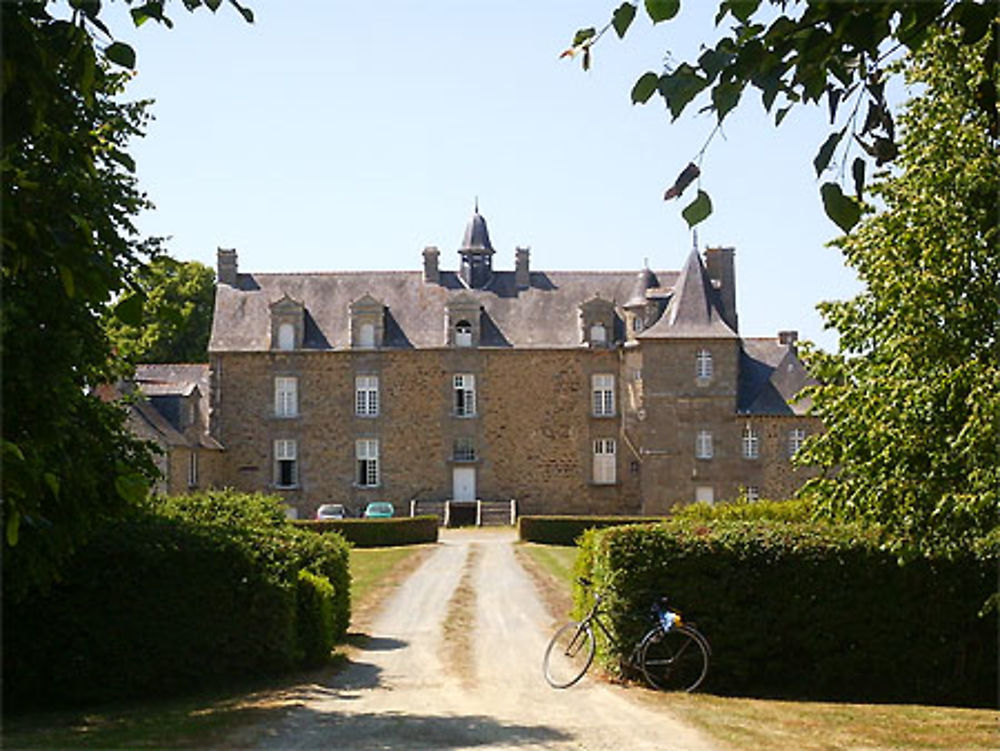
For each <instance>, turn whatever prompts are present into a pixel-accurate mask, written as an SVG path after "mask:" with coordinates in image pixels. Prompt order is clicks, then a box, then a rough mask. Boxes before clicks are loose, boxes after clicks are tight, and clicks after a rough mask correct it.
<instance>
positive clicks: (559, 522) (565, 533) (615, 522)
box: [517, 515, 660, 545]
mask: <svg viewBox="0 0 1000 751" xmlns="http://www.w3.org/2000/svg"><path fill="white" fill-rule="evenodd" d="M657 521H660V519H657V518H653V517H642V516H557V515H553V516H522V517H519V518H518V520H517V536H518V539H520V540H521V541H522V542H538V543H541V544H543V545H576V543H577V540H578V538H579V537H580V535H582V534H583V533H584V532H586V531H587V530H588V529H604V528H605V527H614V526H620V525H622V524H640V523H653V522H657Z"/></svg>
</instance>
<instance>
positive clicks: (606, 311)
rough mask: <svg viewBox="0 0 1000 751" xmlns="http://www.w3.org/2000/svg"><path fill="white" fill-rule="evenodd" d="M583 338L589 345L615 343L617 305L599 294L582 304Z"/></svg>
mask: <svg viewBox="0 0 1000 751" xmlns="http://www.w3.org/2000/svg"><path fill="white" fill-rule="evenodd" d="M580 324H581V338H582V339H583V343H584V344H585V345H587V346H589V347H599V348H602V347H608V346H610V345H611V344H612V343H613V341H612V340H613V339H614V330H615V306H614V303H612V302H611V301H610V300H604V299H602V298H600V297H598V296H595V297H593V298H591V299H590V300H587V301H586V302H585V303H583V304H582V305H580Z"/></svg>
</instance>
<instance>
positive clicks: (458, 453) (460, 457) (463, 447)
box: [451, 437, 476, 462]
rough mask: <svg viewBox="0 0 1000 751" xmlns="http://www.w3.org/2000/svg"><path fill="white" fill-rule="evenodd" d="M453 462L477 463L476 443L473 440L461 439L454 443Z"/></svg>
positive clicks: (452, 449) (452, 450) (452, 447)
mask: <svg viewBox="0 0 1000 751" xmlns="http://www.w3.org/2000/svg"><path fill="white" fill-rule="evenodd" d="M451 460H452V461H454V462H474V461H476V443H475V441H474V440H473V439H472V438H467V437H460V438H456V439H455V440H454V441H453V442H452V446H451Z"/></svg>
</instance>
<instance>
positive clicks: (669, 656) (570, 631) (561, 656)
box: [542, 578, 712, 692]
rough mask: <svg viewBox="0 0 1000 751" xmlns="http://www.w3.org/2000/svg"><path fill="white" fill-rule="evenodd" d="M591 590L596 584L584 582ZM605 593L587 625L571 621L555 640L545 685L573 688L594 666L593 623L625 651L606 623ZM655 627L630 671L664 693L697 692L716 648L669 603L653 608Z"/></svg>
mask: <svg viewBox="0 0 1000 751" xmlns="http://www.w3.org/2000/svg"><path fill="white" fill-rule="evenodd" d="M579 582H580V584H582V585H583V586H584V587H585V588H586V589H590V588H591V586H592V582H590V581H589V580H588V579H583V578H581V579H579ZM603 599H604V598H603V594H602V593H601V592H594V604H593V605H592V606H591V608H590V612H588V613H587V615H585V616H584V618H583V620H581V621H570V622H569V623H567V624H565V625H563V626H562V627H561V628H559V629H558V630H557V631H556V632H555V634H554V635H553V636H552V639H551V641H549V645H548V647H547V648H546V649H545V657H544V659H543V661H542V669H543V672H544V673H545V680H547V681H548V683H549V685H550V686H552V687H553V688H569V687H570V686H572V685H573V684H574V683H576V682H577V681H579V680H580V679H581V678H583V676H584V675H585V674H586V672H587V670H589V669H590V665H591V663H592V662H593V661H594V653H595V651H596V646H597V645H596V642H595V639H594V627H593V624H595V623H596V624H597V627H598V628H599V629H600V630H601V631H602V632H603V634H604V636H605V637H606V638H607V639H608V641H609V642H611V643H612V644H613V645H615V647H616V648H618V651H619V652H621V651H622V650H621V649H620V646H621V645H620V643H619V642H618V641H617V640H616V639H615V638H614V636H612V634H611V632H610V630H609V629H608V627H607V626H606V625H605V624H604V621H603V620H602V616H605V615H608V613H607V611H605V610H602V608H601V601H602V600H603ZM650 614H651V616H652V618H653V619H654V620H655V623H654V624H653V626H652V627H651V628H650V629H649V630H648V631H647V632H646V633H645V634H644V635H643V637H642V638H641V639H639V640H638V641H637V642H636V643H635V645H634V646H633V647H632V652H631V654H630V655H629V657H628V659H627V660H626V661H625V664H626V666H627V667H631V668H634V669H636V670H638V671H639V672H641V673H642V675H643V677H644V678H645V679H646V682H647V683H648V684H649V685H650V686H652V687H653V688H655V689H659V690H662V691H689V692H690V691H694V690H695V689H696V688H698V686H700V685H701V684H702V682H703V681H704V680H705V676H706V675H707V674H708V663H709V658H710V656H711V654H712V647H711V645H709V643H708V639H706V638H705V636H704V635H703V634H702V633H701V632H700V631H698V629H696V628H695V627H694V624H691V623H685V622H683V621H682V619H681V615H680V613H678V612H676V611H674V610H670V609H669V608H668V607H667V598H665V597H661V598H659V599H658V600H657V601H656V602H655V603H654V604H653V606H652V608H651V609H650Z"/></svg>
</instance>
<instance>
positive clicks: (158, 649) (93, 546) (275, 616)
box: [3, 493, 350, 708]
mask: <svg viewBox="0 0 1000 751" xmlns="http://www.w3.org/2000/svg"><path fill="white" fill-rule="evenodd" d="M213 510H214V511H216V512H218V513H217V515H214V516H213ZM275 512H277V513H275ZM203 517H205V518H211V521H205V518H203ZM348 552H349V551H348V547H347V544H346V543H345V542H344V541H343V540H342V539H341V538H340V537H339V536H337V535H329V536H324V537H322V538H320V537H318V536H316V535H309V534H306V533H305V532H302V531H300V530H296V529H294V528H293V527H292V526H291V525H290V524H288V523H287V521H286V520H285V519H284V515H283V512H282V511H281V506H280V502H278V501H277V500H276V499H269V498H265V497H263V496H246V495H239V494H235V493H217V494H204V495H202V496H201V497H186V498H185V499H184V500H180V501H176V500H174V499H169V500H166V501H159V502H157V503H156V504H153V505H151V506H150V507H149V508H146V509H143V510H142V511H141V512H137V513H135V514H133V515H131V516H129V517H127V518H123V519H119V520H116V521H113V522H109V523H107V524H105V525H104V526H102V528H101V530H100V531H99V533H98V534H96V535H95V536H94V538H93V540H92V541H91V542H90V543H89V544H88V545H87V546H86V547H84V548H82V549H81V550H79V551H78V552H77V553H76V554H75V555H74V556H73V557H72V558H71V559H70V561H69V565H68V566H67V567H66V569H65V571H64V574H63V578H62V580H61V581H60V582H59V583H57V584H56V585H54V586H53V587H52V589H51V590H50V591H48V592H46V593H44V594H35V595H34V596H31V597H29V598H27V599H25V600H23V601H20V602H17V603H11V602H5V603H4V605H5V609H4V629H3V656H4V682H3V692H4V701H5V703H6V706H8V707H11V708H19V707H25V706H33V707H34V706H53V705H63V706H66V705H77V706H79V705H83V704H92V703H96V702H103V701H108V700H115V699H125V698H128V699H131V698H136V697H145V696H166V695H171V694H177V693H180V692H184V691H191V690H196V689H202V688H207V687H212V686H219V685H224V684H225V683H226V682H228V681H231V680H233V679H235V678H240V679H242V678H249V677H255V676H261V675H272V674H276V673H279V672H282V671H287V670H290V669H293V668H295V667H298V666H301V665H304V664H307V660H308V661H309V662H314V661H315V660H318V659H322V657H321V654H320V650H321V647H319V646H318V645H319V644H320V643H321V641H325V640H327V639H328V637H336V636H339V635H341V634H342V633H343V631H344V629H345V628H346V624H347V619H348V618H349V615H350V610H349V608H350V599H349V597H350V593H349V585H350V577H349V573H348V570H347V561H348ZM303 570H305V571H308V572H309V573H308V574H306V575H303V574H302V573H301V572H302V571H303ZM310 577H312V578H310ZM302 579H308V580H309V581H310V582H311V584H312V589H313V590H315V591H309V585H303V584H300V581H301V580H302ZM331 582H332V583H331ZM300 597H302V598H307V600H306V601H300ZM316 597H318V598H319V600H321V601H322V600H326V601H327V602H328V605H329V606H327V605H324V604H323V603H322V602H315V601H314V600H315V598H316ZM318 619H323V620H318ZM326 654H327V655H328V654H329V650H328V649H327V650H326Z"/></svg>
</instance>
